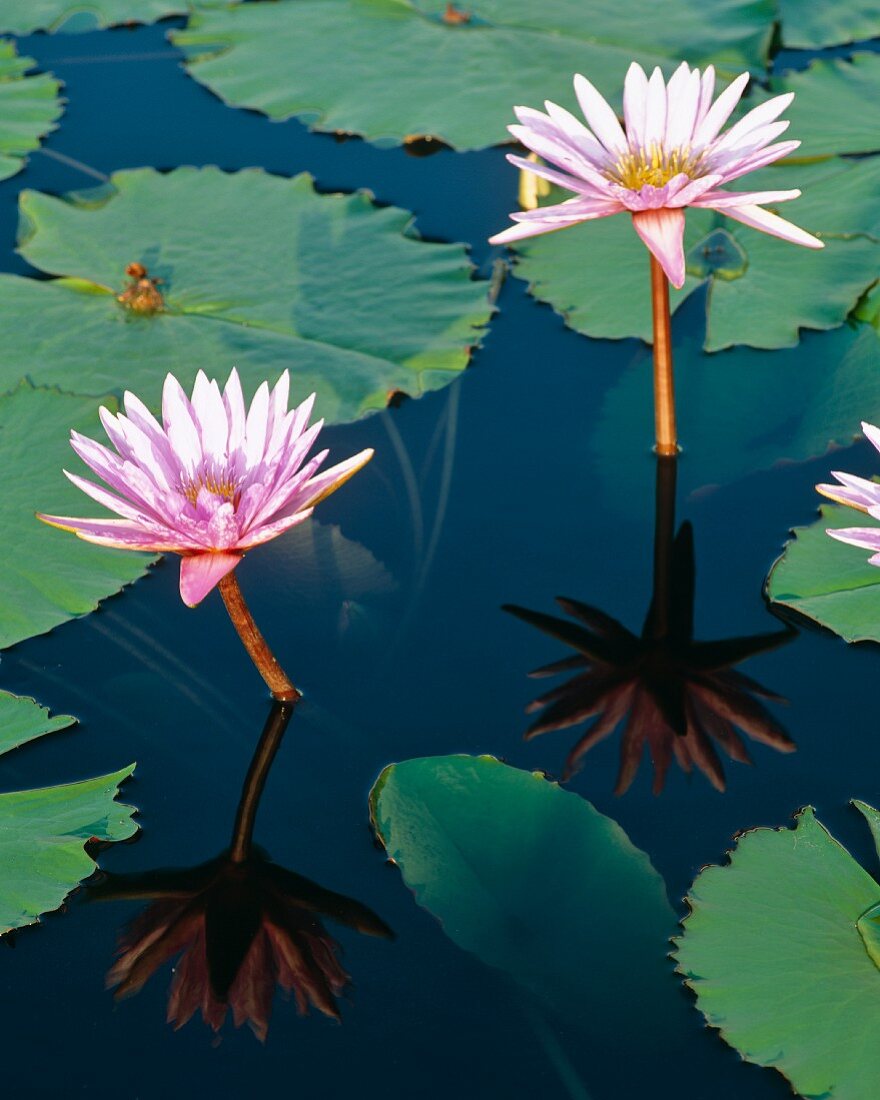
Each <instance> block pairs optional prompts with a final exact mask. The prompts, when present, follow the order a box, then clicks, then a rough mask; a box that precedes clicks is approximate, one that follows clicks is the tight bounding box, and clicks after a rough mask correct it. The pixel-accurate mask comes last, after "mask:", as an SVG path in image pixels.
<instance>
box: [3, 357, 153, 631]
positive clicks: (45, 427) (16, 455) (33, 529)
mask: <svg viewBox="0 0 880 1100" xmlns="http://www.w3.org/2000/svg"><path fill="white" fill-rule="evenodd" d="M68 339H69V340H70V342H71V343H75V342H76V340H75V339H70V337H68ZM105 403H106V402H105ZM109 404H110V406H111V407H114V403H113V402H112V400H111V401H110V402H109ZM96 427H98V418H97V402H96V401H95V400H94V399H93V398H88V397H79V396H74V395H72V394H64V393H56V392H52V391H50V390H45V389H34V388H33V387H31V386H30V385H27V384H24V383H23V384H22V385H21V386H19V388H18V389H17V390H15V391H14V392H13V393H11V394H7V395H6V396H4V397H0V469H2V470H3V471H4V490H3V525H2V529H0V559H2V561H3V570H2V574H0V649H5V648H6V647H7V646H10V645H14V644H15V643H16V642H20V641H22V640H23V639H24V638H30V637H32V636H33V635H35V634H43V633H45V632H46V631H47V630H51V629H52V628H53V627H54V626H58V625H59V623H63V622H65V621H66V620H67V619H70V618H73V617H74V616H76V615H84V614H86V613H87V612H89V611H92V610H94V608H95V607H96V606H97V605H98V603H99V601H100V600H102V599H104V598H105V597H106V596H109V595H111V594H112V593H113V592H117V591H118V590H119V589H120V588H121V587H122V586H123V585H125V584H129V583H130V582H131V581H134V580H136V579H137V577H139V576H140V575H141V574H142V573H143V572H144V570H145V569H146V567H147V565H148V564H149V562H150V561H151V560H153V559H151V558H150V557H149V556H148V555H146V554H136V553H130V552H128V551H123V550H105V549H103V548H101V547H98V546H92V545H90V544H89V543H86V542H81V541H80V540H79V539H75V538H73V537H72V536H71V535H68V534H66V533H65V532H62V531H55V530H53V529H52V528H49V527H46V526H45V525H44V524H42V523H40V522H39V520H37V519H36V517H35V515H34V513H35V512H36V511H46V512H50V513H54V514H55V515H77V514H79V512H80V511H81V510H82V502H83V496H82V493H81V492H80V491H79V490H78V489H76V488H75V487H74V486H73V485H71V484H70V483H69V482H68V481H67V479H66V478H65V477H64V475H63V473H62V472H61V471H62V468H63V467H67V468H68V469H75V468H77V466H78V465H79V464H78V461H77V459H76V456H75V455H74V454H73V452H72V451H71V449H70V444H69V442H68V440H69V437H70V429H71V428H76V429H78V430H80V431H84V432H86V433H87V434H89V433H91V434H95V428H96Z"/></svg>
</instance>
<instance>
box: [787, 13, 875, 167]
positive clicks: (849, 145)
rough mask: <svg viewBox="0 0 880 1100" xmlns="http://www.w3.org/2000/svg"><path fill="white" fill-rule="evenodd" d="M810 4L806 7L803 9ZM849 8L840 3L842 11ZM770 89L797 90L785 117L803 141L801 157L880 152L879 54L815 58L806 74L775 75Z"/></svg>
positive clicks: (793, 134) (798, 152) (803, 72)
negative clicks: (878, 111) (879, 110)
mask: <svg viewBox="0 0 880 1100" xmlns="http://www.w3.org/2000/svg"><path fill="white" fill-rule="evenodd" d="M809 7H810V5H807V4H805V5H803V8H804V10H808V9H809ZM845 7H846V5H843V4H840V5H838V6H837V10H838V11H842V10H845ZM876 12H877V9H876V7H875V8H874V17H875V22H876V24H877V30H875V31H874V32H873V33H874V34H878V33H880V19H878V18H877V14H876ZM770 89H771V91H772V93H773V94H774V95H778V94H780V93H781V92H794V93H795V97H794V102H793V103H792V105H791V106H790V107H789V108H788V109H787V110H786V112H785V117H786V118H788V119H790V120H791V134H792V136H793V137H797V138H800V139H801V141H802V142H803V144H802V145H801V147H800V149H798V150H797V151H796V156H797V157H798V158H805V157H827V156H833V155H834V154H837V153H876V152H877V151H878V150H880V132H878V127H877V121H876V118H875V117H874V115H875V111H874V110H873V104H876V103H877V101H878V99H880V54H876V53H858V54H854V55H853V57H852V59H851V60H842V59H840V58H830V59H822V60H816V61H813V62H811V63H810V65H809V67H808V68H806V69H804V70H803V71H801V72H790V73H786V74H785V75H784V76H780V77H774V78H773V79H772V80H771V82H770ZM787 136H788V135H786V137H787Z"/></svg>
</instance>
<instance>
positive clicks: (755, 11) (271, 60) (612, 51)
mask: <svg viewBox="0 0 880 1100" xmlns="http://www.w3.org/2000/svg"><path fill="white" fill-rule="evenodd" d="M774 18H775V9H774V6H773V4H772V3H771V2H770V0H714V2H712V3H700V2H699V0H669V2H667V3H664V4H663V5H662V6H661V5H655V4H647V5H646V4H644V3H641V2H639V0H621V2H619V3H613V2H610V0H545V2H543V3H541V4H533V3H528V2H526V0H473V3H470V2H468V3H464V2H462V3H461V4H457V5H456V4H454V5H452V7H451V8H447V6H446V3H445V0H405V2H403V3H401V2H399V0H262V2H258V3H249V4H242V5H239V6H238V7H237V8H232V9H229V10H226V9H223V8H218V9H216V10H209V11H205V12H201V11H199V12H196V13H195V14H194V15H193V16H192V18H191V19H190V21H189V24H188V25H187V27H186V29H185V30H182V31H172V32H171V40H172V41H173V42H174V43H175V45H177V46H179V47H180V48H181V49H182V50H183V51H184V54H185V55H186V58H187V63H188V67H189V70H190V72H191V73H192V75H193V76H194V77H195V78H196V80H198V81H200V82H201V83H203V84H205V85H206V86H207V87H208V88H210V89H211V90H212V91H214V92H215V93H216V94H217V95H218V96H220V98H221V99H223V101H224V102H226V103H228V104H231V105H233V106H236V107H250V108H252V109H254V110H257V111H261V112H263V113H264V114H267V115H269V116H270V117H271V118H275V119H284V118H291V117H294V116H296V117H299V118H301V119H303V120H304V121H306V122H308V123H309V125H311V126H312V127H313V128H315V129H318V130H330V131H343V132H346V133H354V134H360V135H361V136H363V137H366V138H368V139H369V140H371V141H379V142H387V143H399V142H401V141H404V140H406V139H407V138H408V137H411V136H428V135H430V136H432V137H435V138H439V139H440V140H441V141H444V142H446V143H447V144H449V145H452V146H453V147H454V148H456V149H479V148H484V147H486V146H489V145H496V144H498V143H499V142H502V141H505V140H506V139H507V134H506V130H505V127H506V126H507V124H508V123H509V122H510V121H511V117H510V109H511V104H513V103H529V102H538V103H540V102H541V101H543V99H545V98H546V97H549V98H551V99H556V100H558V101H559V102H567V101H569V100H571V99H572V93H571V79H570V78H571V74H572V73H574V72H578V71H583V72H588V73H589V75H590V79H591V80H592V81H593V83H594V84H595V85H596V86H597V87H598V88H599V90H600V91H602V92H603V93H606V94H608V95H609V96H610V95H614V94H619V91H620V87H619V86H620V82H621V80H622V76H623V73H624V71H625V70H626V67H627V65H628V64H629V63H630V61H632V60H637V61H640V62H641V63H642V64H643V65H648V66H652V67H653V66H654V65H655V64H656V65H660V66H661V67H662V68H663V69H665V70H666V71H667V72H671V71H672V69H673V68H674V66H675V62H676V61H679V60H681V59H682V58H685V57H686V58H688V60H690V61H691V62H692V63H695V64H704V63H708V62H710V61H712V62H715V64H716V65H717V66H718V67H719V70H720V72H721V74H722V76H728V77H729V76H732V75H734V74H735V73H737V72H741V71H742V70H743V69H748V68H753V69H755V70H760V69H762V68H763V67H764V65H765V63H766V58H767V51H768V49H769V46H770V40H771V35H772V30H773V21H774ZM293 56H295V57H296V59H297V63H296V64H295V65H291V63H290V59H291V57H293ZM377 57H381V58H382V64H381V65H376V64H375V59H376V58H377ZM416 78H417V79H416Z"/></svg>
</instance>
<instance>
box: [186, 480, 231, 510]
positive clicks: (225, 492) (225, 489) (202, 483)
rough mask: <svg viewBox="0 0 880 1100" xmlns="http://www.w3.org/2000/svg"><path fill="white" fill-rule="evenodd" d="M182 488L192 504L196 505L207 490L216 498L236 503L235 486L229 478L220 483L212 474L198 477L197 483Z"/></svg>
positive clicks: (192, 482) (193, 482)
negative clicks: (201, 493) (200, 494)
mask: <svg viewBox="0 0 880 1100" xmlns="http://www.w3.org/2000/svg"><path fill="white" fill-rule="evenodd" d="M181 488H182V491H183V495H184V496H185V497H186V499H187V500H188V501H189V502H190V504H195V502H196V501H197V500H198V497H199V493H200V492H201V490H202V489H207V490H208V492H209V493H213V494H214V496H215V497H223V499H224V500H231V501H233V502H234V501H235V485H234V484H233V483H232V481H231V480H230V479H229V478H228V477H227V478H224V479H223V480H221V481H218V480H217V479H216V478H215V477H214V476H213V475H212V474H208V475H203V476H201V477H198V478H197V479H196V480H195V481H191V482H189V484H187V485H183V486H182V487H181Z"/></svg>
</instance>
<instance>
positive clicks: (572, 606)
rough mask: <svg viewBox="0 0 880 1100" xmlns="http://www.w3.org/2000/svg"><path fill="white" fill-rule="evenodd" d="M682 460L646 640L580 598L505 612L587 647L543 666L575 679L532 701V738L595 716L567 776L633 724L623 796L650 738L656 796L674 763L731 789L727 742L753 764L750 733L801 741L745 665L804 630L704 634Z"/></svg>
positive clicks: (658, 530) (666, 503)
mask: <svg viewBox="0 0 880 1100" xmlns="http://www.w3.org/2000/svg"><path fill="white" fill-rule="evenodd" d="M676 461H677V460H676V458H675V457H674V456H668V457H667V456H664V457H660V458H658V459H657V513H656V525H655V533H654V591H653V596H652V599H651V605H650V607H649V609H648V614H647V616H646V618H645V622H644V625H643V627H642V632H641V635H640V636H637V635H635V634H633V633H631V632H630V631H629V630H627V628H626V627H624V626H623V625H622V624H621V623H619V622H617V620H616V619H612V618H611V616H610V615H607V614H605V612H603V611H600V610H598V609H597V608H594V607H590V606H588V605H586V604H583V603H581V602H579V601H578V600H573V599H567V598H565V597H559V598H558V600H557V602H558V603H559V605H560V607H561V608H562V610H563V611H565V612H566V613H567V614H568V615H570V616H572V618H573V619H574V620H577V621H574V622H573V621H571V620H569V619H561V618H557V617H556V616H553V615H546V614H543V613H542V612H539V611H529V610H528V609H526V608H523V607H516V606H514V605H507V606H506V607H505V610H507V611H510V612H511V613H512V614H514V615H516V616H518V617H519V618H521V619H523V620H525V622H527V623H530V624H531V625H532V626H535V627H537V628H538V629H539V630H543V631H544V632H545V633H547V634H550V635H551V636H552V637H554V638H557V639H558V640H559V641H561V642H564V643H565V644H566V645H568V646H571V648H572V649H574V650H576V655H575V656H572V657H566V658H563V659H562V660H560V661H555V662H553V663H552V664H550V665H546V666H545V667H544V668H540V669H537V670H536V671H535V672H533V673H531V675H532V676H536V677H539V676H553V675H556V674H558V673H561V672H571V671H574V672H576V673H577V674H576V675H575V676H574V678H573V679H570V680H567V681H566V682H565V683H564V684H561V685H560V686H558V687H556V688H553V689H552V690H551V691H548V692H546V693H545V694H543V695H541V696H539V698H537V699H535V700H534V701H533V702H532V703H531V704H530V705H529V707H528V708H527V710H528V712H530V713H533V712H536V711H541V714H540V717H538V719H537V720H536V721H535V722H534V724H533V725H532V726H531V727H530V728H529V729H528V731H527V732H526V735H525V736H526V738H527V739H529V738H532V737H536V736H538V734H541V733H548V732H549V731H551V730H560V729H566V728H567V727H569V726H574V725H577V724H578V723H580V722H583V721H587V720H589V719H591V718H594V719H595V721H594V722H593V724H592V725H591V726H590V728H589V729H588V730H587V732H586V733H585V734H584V736H583V737H581V739H580V740H579V741H578V742H577V743H576V744H575V746H574V748H573V749H572V750H571V752H570V753H569V755H568V759H567V760H566V765H565V773H564V778H565V779H568V778H570V777H571V776H572V775H573V774H574V773H575V772H577V771H578V770H579V768H580V767H581V765H582V763H583V759H584V756H585V755H586V753H587V752H588V751H589V750H590V749H591V748H592V747H593V746H594V745H596V744H598V743H599V742H600V741H602V740H603V739H604V738H606V737H608V736H609V735H610V734H611V733H613V732H614V730H615V729H616V728H617V726H618V725H620V723H621V722H623V723H624V728H623V738H622V741H621V749H620V770H619V772H618V776H617V786H616V788H615V794H618V795H619V794H623V793H624V792H625V791H626V790H627V789H628V788H629V786H630V784H631V783H632V781H633V779H634V777H635V774H636V771H637V770H638V767H639V763H640V761H641V758H642V755H643V751H644V746H645V743H646V742H647V744H648V748H649V751H650V754H651V760H652V762H653V766H654V788H653V789H654V793H655V794H659V793H660V791H661V790H662V789H663V784H664V782H665V779H666V772H667V770H668V768H669V764H670V762H671V761H672V758H673V757H675V759H676V760H677V761H678V763H679V765H680V767H681V768H683V769H684V771H686V772H688V773H689V772H691V771H692V770H693V768H694V766H696V767H697V768H698V769H699V770H700V771H701V772H702V773H703V774H704V775H705V776H706V778H707V779H708V780H709V782H710V783H711V784H712V786H713V787H715V788H716V789H717V790H719V791H723V790H724V788H725V778H724V769H723V767H722V764H721V760H720V758H719V755H718V751H717V748H716V746H718V747H720V748H721V749H723V750H724V752H725V753H726V754H727V755H728V756H729V757H730V759H732V760H737V761H740V762H742V763H750V762H751V761H750V758H749V754H748V751H747V749H746V746H745V743H744V741H743V739H742V737H741V736H740V734H739V732H738V730H742V731H743V732H744V733H745V734H747V735H748V736H749V737H750V738H752V739H753V740H755V741H760V742H762V743H763V744H765V745H769V746H770V747H771V748H774V749H776V750H777V751H779V752H793V751H794V749H795V745H794V742H793V741H792V740H791V739H790V738H789V736H788V735H787V734H786V732H785V730H784V729H783V728H782V726H781V725H780V724H779V722H777V720H776V719H775V718H774V717H773V715H772V714H771V713H770V711H769V710H768V709H767V707H766V706H765V705H764V703H763V702H762V700H764V699H767V700H774V701H776V702H784V701H785V700H783V699H781V698H780V697H779V696H778V695H775V694H774V693H773V692H771V691H768V690H767V689H766V688H764V687H762V686H761V685H760V684H759V683H756V682H755V681H754V680H752V679H750V678H749V677H748V676H745V675H743V673H741V672H738V671H737V670H736V669H735V668H734V666H735V665H738V664H739V663H740V662H741V661H745V660H746V659H747V658H749V657H753V656H755V655H756V654H758V653H764V652H766V651H767V650H771V649H775V648H776V647H777V646H780V645H783V644H784V643H786V642H788V641H790V640H791V639H792V638H793V637H795V634H796V632H795V631H794V630H792V629H790V628H789V629H785V630H779V631H774V632H771V633H767V634H756V635H754V636H751V637H744V638H730V639H726V640H724V641H716V642H698V641H695V640H694V580H695V565H694V540H693V530H692V528H691V525H690V523H683V524H682V525H681V527H680V528H679V530H678V533H677V534H674V531H675V478H676Z"/></svg>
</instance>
